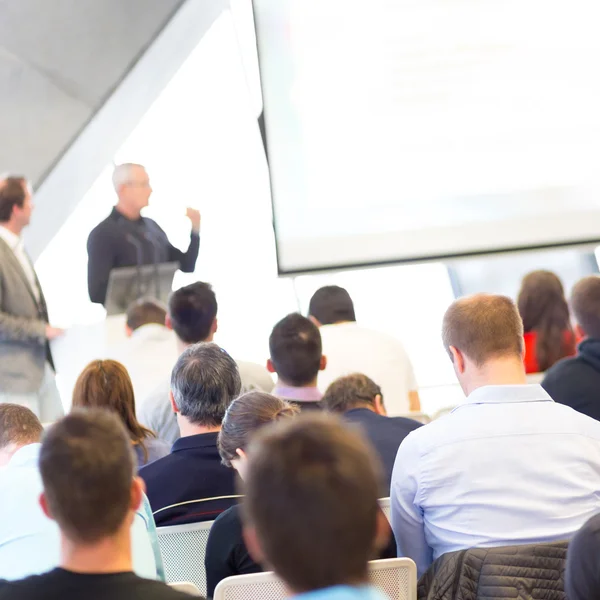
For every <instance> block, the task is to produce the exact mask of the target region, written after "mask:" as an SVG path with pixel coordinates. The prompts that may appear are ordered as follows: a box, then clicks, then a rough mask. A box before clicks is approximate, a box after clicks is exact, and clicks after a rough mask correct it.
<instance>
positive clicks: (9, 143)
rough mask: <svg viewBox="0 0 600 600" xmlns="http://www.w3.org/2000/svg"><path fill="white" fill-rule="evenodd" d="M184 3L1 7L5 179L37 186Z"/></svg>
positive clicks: (99, 0)
mask: <svg viewBox="0 0 600 600" xmlns="http://www.w3.org/2000/svg"><path fill="white" fill-rule="evenodd" d="M184 2H185V0H0V86H1V89H2V93H1V94H0V136H1V139H2V143H1V144H0V172H7V171H10V172H13V173H22V174H24V175H26V176H27V177H28V178H29V179H30V180H31V181H32V182H33V183H34V187H35V186H36V185H39V184H40V183H41V182H42V181H43V179H44V178H45V177H46V175H47V174H48V173H49V172H50V171H51V170H52V168H53V166H54V165H55V164H56V163H57V161H58V160H59V159H60V157H61V156H62V154H63V153H64V152H65V150H66V149H67V148H68V147H69V146H70V144H71V142H72V141H73V140H74V139H75V138H76V137H77V136H78V134H79V133H80V132H81V131H82V130H83V129H84V128H85V126H86V124H87V123H88V121H89V120H90V119H91V118H92V117H93V116H94V114H95V113H96V112H97V111H98V110H99V108H100V107H101V106H102V105H103V104H104V103H105V101H106V100H107V99H108V98H109V97H110V96H111V95H112V93H113V92H114V91H115V89H116V88H117V87H118V86H119V84H120V82H121V81H122V80H123V78H124V77H125V76H126V74H127V73H128V72H129V71H130V70H131V68H132V67H133V66H134V65H135V64H136V62H137V61H138V59H139V58H140V57H141V56H142V55H143V54H144V53H145V51H146V50H147V48H148V47H149V46H150V45H151V44H152V43H153V41H154V40H155V38H156V36H157V35H158V34H159V33H160V32H161V31H162V30H163V29H164V28H165V26H166V25H167V24H168V23H169V22H170V21H171V19H172V18H173V16H174V15H175V14H176V13H177V11H178V10H179V9H180V7H181V6H182V5H183V4H184Z"/></svg>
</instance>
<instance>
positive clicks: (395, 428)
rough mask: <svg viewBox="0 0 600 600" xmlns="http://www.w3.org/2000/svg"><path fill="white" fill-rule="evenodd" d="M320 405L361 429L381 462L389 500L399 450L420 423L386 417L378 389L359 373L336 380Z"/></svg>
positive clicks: (385, 492)
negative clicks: (403, 441) (341, 415)
mask: <svg viewBox="0 0 600 600" xmlns="http://www.w3.org/2000/svg"><path fill="white" fill-rule="evenodd" d="M321 403H322V405H323V408H325V409H326V410H329V411H331V412H335V413H340V414H343V417H344V419H345V420H346V421H349V422H350V423H357V424H358V425H359V426H360V427H361V428H362V430H363V433H364V434H365V436H366V437H367V438H368V439H369V441H370V442H371V444H372V445H373V448H375V450H376V451H377V453H378V454H379V458H380V459H381V463H382V465H383V471H384V473H383V475H384V483H385V490H384V492H383V493H384V494H385V495H386V496H389V495H390V481H391V479H392V470H393V468H394V461H395V460H396V454H398V448H399V446H400V444H401V443H402V440H403V439H404V438H405V437H406V436H407V435H408V434H409V433H410V432H411V431H414V430H415V429H417V428H418V427H421V423H418V422H417V421H413V420H412V419H406V418H404V417H388V416H387V413H386V410H385V406H384V404H383V396H382V394H381V390H380V389H379V386H378V385H377V384H376V383H375V382H374V381H372V380H371V379H369V378H368V377H367V376H366V375H360V374H358V373H355V374H354V375H347V376H346V377H340V378H339V379H336V380H335V381H334V382H333V383H332V384H331V385H330V386H329V387H328V388H327V391H326V392H325V396H323V400H322V402H321Z"/></svg>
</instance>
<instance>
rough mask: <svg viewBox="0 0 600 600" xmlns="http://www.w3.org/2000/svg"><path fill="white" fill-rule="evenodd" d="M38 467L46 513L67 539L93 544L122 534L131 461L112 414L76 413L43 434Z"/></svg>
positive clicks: (126, 442) (128, 445)
mask: <svg viewBox="0 0 600 600" xmlns="http://www.w3.org/2000/svg"><path fill="white" fill-rule="evenodd" d="M39 464H40V473H41V475H42V481H43V483H44V495H45V498H46V502H47V504H48V508H49V511H50V513H51V514H52V516H53V518H54V519H55V520H56V522H57V523H58V525H59V527H60V529H61V531H62V533H63V534H64V535H65V537H67V538H68V539H69V540H71V541H72V542H75V543H81V544H92V543H96V542H99V541H100V540H102V539H104V538H108V537H111V536H113V535H114V534H116V533H117V532H118V531H119V530H120V529H121V527H122V526H123V524H124V523H125V521H126V519H127V517H128V515H129V514H130V504H131V487H132V481H133V475H134V458H133V454H132V450H131V443H130V442H129V437H128V436H127V433H126V432H125V429H124V427H123V425H122V424H121V422H120V421H119V419H118V418H117V417H116V415H113V414H111V413H109V412H107V411H104V410H97V409H95V410H94V409H89V410H83V409H76V410H74V411H73V412H72V413H71V414H69V415H67V416H66V417H64V418H63V419H62V420H60V421H58V422H57V423H56V424H55V425H53V426H52V427H51V428H50V430H49V431H48V432H47V434H46V436H45V438H44V441H43V443H42V449H41V451H40V463H39Z"/></svg>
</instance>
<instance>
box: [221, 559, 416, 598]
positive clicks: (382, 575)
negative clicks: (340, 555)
mask: <svg viewBox="0 0 600 600" xmlns="http://www.w3.org/2000/svg"><path fill="white" fill-rule="evenodd" d="M369 578H370V580H371V583H372V584H373V585H374V586H376V587H378V588H379V589H380V590H382V591H383V593H384V594H386V595H387V596H388V598H390V600H416V598H417V567H416V565H415V563H414V562H413V561H412V560H411V559H410V558H390V559H386V560H373V561H371V562H370V563H369ZM289 596H290V593H289V591H288V590H286V588H285V585H284V584H283V582H282V581H281V579H279V578H278V577H277V576H276V575H275V574H274V573H256V574H253V575H236V576H235V577H227V578H226V579H223V580H222V581H220V582H219V584H218V585H217V588H216V589H215V595H214V596H213V600H256V599H257V598H260V600H284V599H285V598H288V597H289Z"/></svg>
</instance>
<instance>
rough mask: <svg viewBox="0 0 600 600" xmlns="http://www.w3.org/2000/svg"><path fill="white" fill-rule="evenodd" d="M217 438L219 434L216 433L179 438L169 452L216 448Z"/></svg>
mask: <svg viewBox="0 0 600 600" xmlns="http://www.w3.org/2000/svg"><path fill="white" fill-rule="evenodd" d="M218 436H219V433H218V432H217V431H214V432H211V433H198V434H196V435H187V436H186V437H182V438H179V439H178V440H177V441H176V442H175V443H174V444H173V448H172V449H171V452H177V451H179V450H192V449H194V448H216V447H217V437H218Z"/></svg>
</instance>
